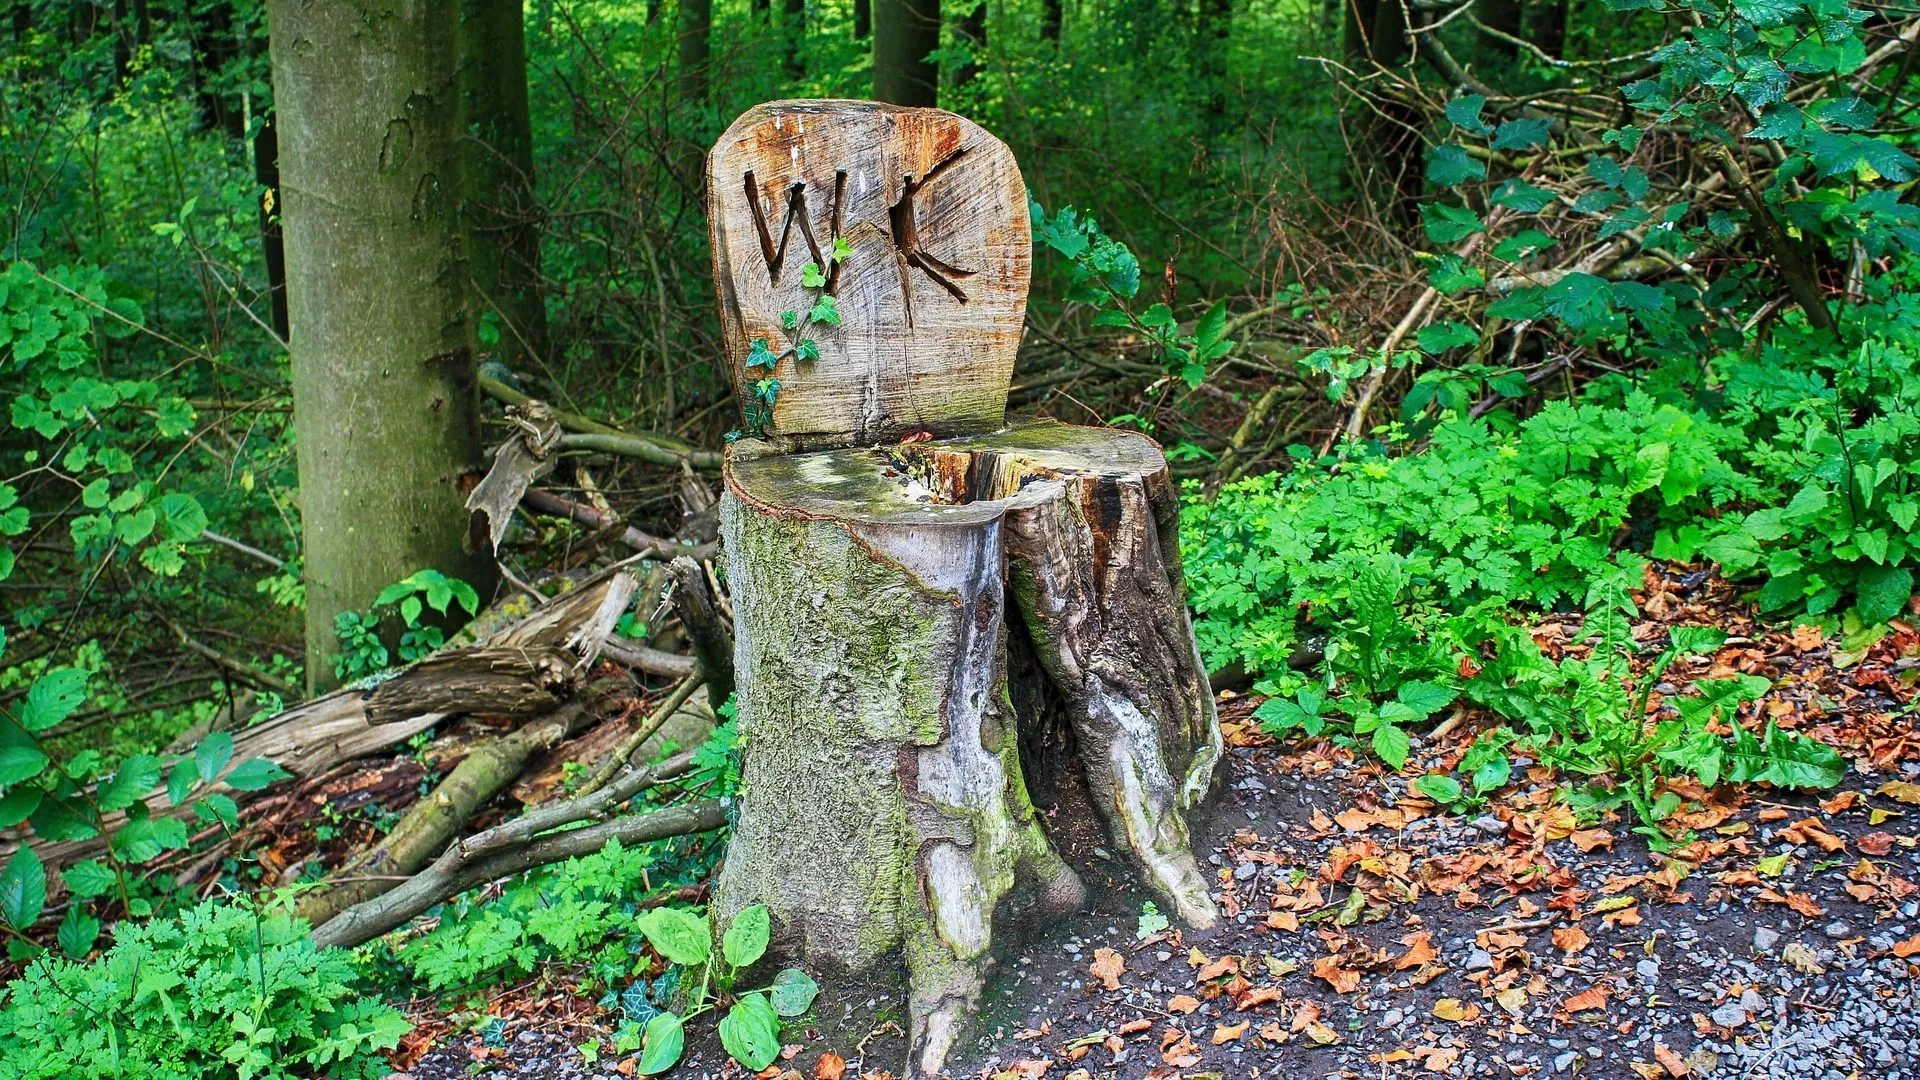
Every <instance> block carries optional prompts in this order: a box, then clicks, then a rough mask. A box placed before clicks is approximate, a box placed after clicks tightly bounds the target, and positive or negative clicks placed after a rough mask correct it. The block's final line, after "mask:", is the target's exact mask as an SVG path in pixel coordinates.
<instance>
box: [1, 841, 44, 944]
mask: <svg viewBox="0 0 1920 1080" xmlns="http://www.w3.org/2000/svg"><path fill="white" fill-rule="evenodd" d="M46 906H47V871H46V867H44V866H42V865H41V863H40V856H39V855H37V854H35V853H34V850H33V848H32V847H31V846H29V845H27V844H21V845H20V846H19V847H17V848H15V849H14V851H13V858H12V859H10V860H8V862H7V868H6V870H4V871H0V918H4V919H6V920H7V923H8V925H10V926H12V927H13V928H14V929H15V930H25V929H27V928H28V927H30V926H32V925H33V924H34V921H35V920H37V919H39V918H40V912H41V910H42V909H44V908H45V907H46Z"/></svg>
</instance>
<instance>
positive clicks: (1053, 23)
mask: <svg viewBox="0 0 1920 1080" xmlns="http://www.w3.org/2000/svg"><path fill="white" fill-rule="evenodd" d="M1061 2H1062V0H1040V37H1041V40H1043V41H1051V42H1053V43H1055V44H1059V42H1060V23H1061V21H1062V20H1061V16H1062V15H1063V14H1064V13H1063V12H1062V11H1061Z"/></svg>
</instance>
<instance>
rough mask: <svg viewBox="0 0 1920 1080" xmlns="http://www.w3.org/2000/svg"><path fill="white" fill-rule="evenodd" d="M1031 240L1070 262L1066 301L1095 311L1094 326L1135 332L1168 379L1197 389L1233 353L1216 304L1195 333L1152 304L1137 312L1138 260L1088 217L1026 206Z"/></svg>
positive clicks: (1069, 210)
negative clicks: (1148, 348)
mask: <svg viewBox="0 0 1920 1080" xmlns="http://www.w3.org/2000/svg"><path fill="white" fill-rule="evenodd" d="M1028 212H1029V213H1030V214H1031V215H1032V218H1033V239H1034V242H1035V243H1037V244H1041V245H1044V246H1045V247H1048V248H1051V249H1053V250H1054V251H1055V252H1057V253H1059V254H1060V255H1062V256H1064V257H1065V258H1066V259H1067V261H1068V266H1069V273H1070V277H1069V280H1068V285H1067V293H1066V301H1067V302H1068V303H1070V304H1086V305H1087V306H1089V307H1091V308H1093V309H1094V316H1093V325H1095V326H1102V327H1113V328H1116V329H1126V330H1132V331H1133V332H1134V333H1136V334H1138V335H1139V336H1140V338H1141V339H1142V340H1144V341H1146V342H1147V344H1148V346H1149V347H1150V348H1151V349H1152V350H1153V353H1154V355H1155V356H1156V357H1157V358H1158V359H1159V362H1160V365H1161V366H1162V367H1163V368H1164V369H1165V370H1166V372H1167V374H1168V375H1169V376H1172V377H1175V378H1178V379H1180V380H1181V381H1183V382H1185V383H1186V384H1187V386H1188V388H1190V389H1191V388H1194V387H1198V386H1199V385H1200V384H1201V383H1203V382H1205V381H1206V379H1207V371H1208V369H1209V367H1210V366H1211V365H1212V364H1214V363H1216V362H1218V361H1220V360H1222V359H1224V358H1225V357H1226V356H1227V354H1228V353H1231V352H1232V351H1233V346H1234V345H1235V342H1234V341H1233V339H1231V338H1229V337H1227V305H1226V303H1225V302H1224V301H1222V302H1220V303H1216V304H1214V305H1213V306H1212V307H1210V308H1208V309H1207V311H1206V313H1205V314H1203V315H1201V316H1200V318H1199V320H1198V321H1197V322H1196V323H1195V324H1194V327H1193V330H1192V332H1190V333H1188V332H1183V331H1182V330H1181V329H1180V325H1179V321H1178V320H1177V319H1176V318H1175V317H1174V313H1173V309H1172V308H1171V307H1169V306H1168V305H1166V304H1164V303H1153V304H1149V305H1147V306H1146V307H1145V308H1143V309H1141V310H1139V311H1136V310H1135V301H1136V299H1137V297H1138V295H1139V292H1140V260H1139V259H1137V258H1135V257H1134V254H1133V252H1132V251H1131V250H1129V249H1128V248H1127V246H1126V245H1125V244H1122V243H1120V242H1119V241H1117V240H1115V239H1113V238H1112V237H1109V236H1108V235H1107V234H1106V233H1104V232H1102V231H1101V230H1100V226H1099V224H1098V223H1096V222H1095V221H1094V220H1093V219H1092V218H1090V217H1082V216H1081V215H1080V213H1079V212H1078V211H1076V210H1075V209H1074V208H1073V207H1071V206H1063V207H1061V208H1060V210H1059V211H1058V212H1056V213H1055V214H1053V215H1052V216H1051V217H1049V216H1048V215H1047V212H1046V210H1045V209H1044V208H1042V207H1041V205H1040V204H1039V202H1037V201H1031V200H1030V201H1029V202H1028Z"/></svg>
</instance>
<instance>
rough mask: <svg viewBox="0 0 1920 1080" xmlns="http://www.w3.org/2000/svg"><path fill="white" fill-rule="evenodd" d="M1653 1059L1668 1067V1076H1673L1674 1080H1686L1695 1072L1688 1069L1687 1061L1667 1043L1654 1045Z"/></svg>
mask: <svg viewBox="0 0 1920 1080" xmlns="http://www.w3.org/2000/svg"><path fill="white" fill-rule="evenodd" d="M1653 1058H1654V1060H1655V1061H1658V1062H1659V1063H1660V1064H1661V1065H1663V1066H1665V1067H1666V1070H1667V1074H1668V1075H1670V1076H1672V1077H1673V1080H1686V1078H1687V1076H1688V1075H1689V1074H1690V1073H1692V1072H1693V1070H1692V1069H1689V1068H1688V1067H1687V1062H1686V1059H1685V1058H1682V1057H1681V1056H1680V1052H1679V1051H1678V1050H1675V1049H1674V1048H1673V1047H1671V1046H1668V1045H1667V1044H1666V1043H1660V1042H1657V1043H1654V1044H1653Z"/></svg>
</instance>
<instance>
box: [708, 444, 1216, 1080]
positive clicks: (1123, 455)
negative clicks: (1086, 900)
mask: <svg viewBox="0 0 1920 1080" xmlns="http://www.w3.org/2000/svg"><path fill="white" fill-rule="evenodd" d="M766 449H768V447H767V446H766V444H756V443H755V442H754V441H752V440H743V441H741V442H738V443H735V444H734V448H733V450H732V452H731V454H730V457H729V461H728V465H727V468H726V471H725V477H726V481H727V493H726V498H725V501H724V502H723V507H722V525H723V535H724V538H725V546H726V549H727V551H728V553H729V573H728V581H729V583H730V585H731V586H732V591H733V603H734V611H735V623H736V635H737V641H738V646H737V655H736V670H737V680H738V691H737V693H738V698H737V708H738V713H737V715H738V721H739V724H740V731H741V736H742V742H743V745H744V746H745V757H744V786H743V790H742V793H741V811H740V818H739V822H738V824H737V826H736V830H735V833H734V838H733V841H732V847H731V848H730V850H729V852H728V857H727V861H726V865H725V867H724V868H723V870H722V872H721V876H720V880H719V884H718V888H717V903H718V904H719V908H720V911H721V913H722V916H723V918H724V917H729V916H730V915H731V914H732V913H733V912H736V911H738V910H740V909H741V908H742V907H745V906H746V905H748V904H752V903H765V904H767V905H768V906H769V907H770V908H771V909H772V911H773V913H774V915H775V916H776V918H777V920H778V923H779V925H780V927H781V929H782V935H783V940H784V941H785V942H787V944H788V945H789V947H791V948H793V949H794V950H795V951H797V952H798V953H799V954H801V955H803V956H805V957H807V958H809V959H812V960H815V961H817V962H827V963H837V964H840V965H844V966H846V967H849V968H853V969H861V968H866V967H871V966H873V965H875V964H877V963H880V962H881V961H882V960H883V959H885V958H886V957H887V956H888V955H889V954H890V953H893V952H895V951H900V952H903V953H904V956H905V958H906V964H907V971H908V979H909V986H910V991H909V993H910V1000H909V1005H910V1009H911V1016H912V1021H913V1024H912V1026H913V1030H912V1032H911V1041H912V1045H913V1054H914V1059H913V1061H912V1062H910V1065H909V1068H910V1071H911V1072H913V1074H915V1075H923V1076H933V1075H937V1074H938V1072H939V1070H940V1066H941V1063H942V1062H943V1061H944V1059H945V1056H946V1053H947V1051H948V1049H949V1048H950V1047H951V1045H952V1043H953V1041H954V1039H955V1037H956V1036H957V1033H958V1025H959V1024H960V1022H961V1020H962V1019H963V1018H964V1017H965V1016H966V1015H967V1014H968V1013H969V1012H970V1011H971V1010H972V1008H973V1007H974V1005H975V1004H976V1003H977V998H978V994H979V991H980V988H981V984H982V982H981V981H982V972H983V965H984V962H985V960H986V956H987V951H988V947H989V944H990V942H991V939H992V936H993V930H994V927H993V920H994V915H995V909H996V907H997V906H998V905H999V903H1000V901H1001V900H1002V899H1004V898H1005V897H1007V896H1008V895H1009V894H1010V893H1012V892H1014V891H1015V890H1016V889H1018V888H1022V887H1026V888H1029V889H1031V890H1032V891H1033V892H1034V894H1035V895H1036V896H1037V897H1038V898H1039V899H1040V900H1041V902H1042V904H1043V905H1045V906H1048V907H1051V908H1053V909H1056V910H1057V909H1062V908H1071V907H1074V906H1077V905H1078V904H1079V903H1080V902H1081V899H1082V890H1081V887H1080V885H1079V883H1078V881H1077V879H1076V877H1075V875H1074V873H1073V872H1072V871H1071V870H1070V869H1069V868H1068V867H1067V866H1066V865H1065V863H1064V862H1063V861H1062V860H1061V858H1060V857H1059V855H1058V854H1056V852H1055V850H1054V848H1053V846H1052V845H1051V843H1050V842H1049V841H1048V839H1047V829H1046V827H1045V826H1043V819H1042V817H1041V816H1040V815H1038V814H1037V813H1036V811H1035V807H1034V802H1033V799H1032V797H1031V795H1030V788H1029V784H1030V777H1031V776H1032V775H1033V774H1038V773H1046V772H1055V771H1059V770H1063V769H1068V768H1072V769H1078V770H1079V771H1080V773H1081V775H1082V777H1083V778H1084V781H1085V784H1086V789H1087V790H1088V791H1089V792H1090V793H1091V800H1090V801H1091V806H1090V807H1087V808H1085V811H1086V812H1089V813H1092V814H1094V815H1096V816H1097V817H1098V818H1099V819H1100V821H1099V824H1100V826H1101V827H1103V828H1104V829H1105V830H1106V832H1107V834H1108V835H1109V836H1110V837H1111V838H1112V842H1113V844H1114V846H1115V847H1116V848H1117V849H1118V850H1120V851H1121V852H1125V853H1128V854H1130V855H1131V857H1132V860H1133V862H1134V864H1135V866H1136V867H1137V868H1138V869H1139V871H1140V875H1141V877H1142V878H1143V879H1144V881H1145V882H1146V883H1147V885H1148V886H1149V887H1150V888H1152V889H1153V891H1154V892H1155V894H1156V895H1158V896H1159V897H1160V899H1161V900H1162V902H1163V903H1164V904H1166V905H1167V906H1168V907H1169V910H1170V911H1172V912H1174V913H1176V914H1177V915H1178V916H1179V917H1180V918H1181V919H1182V920H1183V921H1185V922H1186V923H1187V924H1188V925H1191V926H1195V927H1205V926H1208V925H1211V924H1212V923H1213V921H1214V920H1215V918H1216V912H1215V909H1214V905H1213V903H1212V900H1211V899H1210V897H1209V896H1208V892H1207V881H1206V878H1205V876H1204V875H1202V874H1201V872H1200V870H1199V867H1198V865H1197V864H1196V863H1195V861H1194V858H1193V855H1192V853H1191V851H1190V849H1189V846H1188V836H1187V826H1186V813H1187V811H1189V810H1190V809H1191V808H1192V807H1193V806H1194V805H1195V804H1196V803H1197V802H1198V801H1199V800H1200V799H1201V798H1202V797H1203V796H1204V795H1205V793H1206V792H1207V790H1208V787H1209V784H1210V781H1211V777H1212V773H1213V765H1214V762H1215V759H1216V758H1217V757H1218V756H1219V753H1220V733H1219V727H1218V725H1217V722H1216V719H1215V716H1214V709H1213V697H1212V693H1211V692H1210V690H1209V689H1208V686H1207V680H1206V673H1205V670H1204V668H1203V667H1202V665H1201V662H1200V659H1199V655H1198V653H1197V651H1196V649H1195V646H1194V641H1193V634H1192V629H1191V626H1190V624H1189V621H1188V616H1187V611H1186V606H1185V588H1184V583H1183V580H1182V578H1181V574H1180V563H1179V556H1178V550H1177V545H1176V536H1177V534H1176V532H1175V530H1176V528H1177V514H1178V505H1177V499H1176V493H1175V489H1174V486H1173V484H1172V482H1171V480H1170V479H1169V477H1168V473H1167V469H1166V463H1165V461H1164V459H1163V458H1162V456H1161V455H1160V453H1159V451H1158V449H1157V447H1155V446H1154V445H1153V444H1152V443H1151V442H1150V441H1148V440H1146V439H1145V438H1142V437H1140V436H1137V435H1133V434H1130V433H1125V432H1118V431H1111V430H1105V429H1093V428H1076V427H1068V426H1066V425H1062V424H1057V423H1052V422H1042V423H1036V424H1029V425H1023V426H1019V427H1014V428H1012V429H1009V430H1008V431H1006V432H1003V433H1000V434H995V435H987V436H977V437H971V438H961V439H954V440H945V441H930V442H919V443H908V444H901V445H897V446H890V447H871V448H867V447H856V448H852V449H846V450H832V451H819V452H814V453H807V454H798V455H782V454H776V453H760V454H759V455H758V456H756V452H757V451H764V450H766ZM1026 650H1030V651H1031V653H1032V654H1033V656H1032V659H1037V661H1038V663H1037V665H1035V664H1033V663H1021V662H1019V661H1020V660H1021V659H1022V658H1021V657H1020V656H1018V655H1016V654H1018V653H1021V652H1023V651H1026ZM1036 672H1043V673H1044V675H1043V676H1040V677H1039V678H1038V679H1036V676H1035V673H1036ZM1036 683H1038V684H1036ZM1049 700H1050V701H1052V702H1053V705H1052V708H1051V709H1048V708H1042V707H1040V706H1036V705H1034V704H1032V703H1035V702H1047V701H1049ZM1049 711H1056V712H1057V714H1058V715H1060V716H1062V717H1064V718H1065V722H1066V723H1067V724H1068V725H1069V727H1070V728H1071V732H1072V738H1071V739H1064V740H1062V739H1055V740H1050V741H1049V740H1041V739H1033V738H1029V739H1025V740H1023V738H1022V736H1023V734H1025V735H1032V734H1035V733H1036V732H1037V730H1038V729H1039V728H1041V727H1043V726H1044V725H1045V724H1046V723H1048V716H1047V715H1046V714H1047V713H1048V712H1049ZM1023 742H1025V743H1026V744H1027V746H1026V748H1025V752H1024V753H1023V745H1022V744H1023ZM1039 743H1045V744H1046V745H1047V746H1048V747H1050V748H1051V749H1044V748H1042V749H1036V748H1035V744H1039ZM1063 747H1072V748H1074V752H1075V753H1076V754H1077V760H1073V761H1064V760H1059V755H1060V753H1061V751H1062V748H1063ZM1074 809H1075V808H1073V807H1066V808H1064V809H1063V811H1062V812H1065V813H1072V812H1074Z"/></svg>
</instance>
